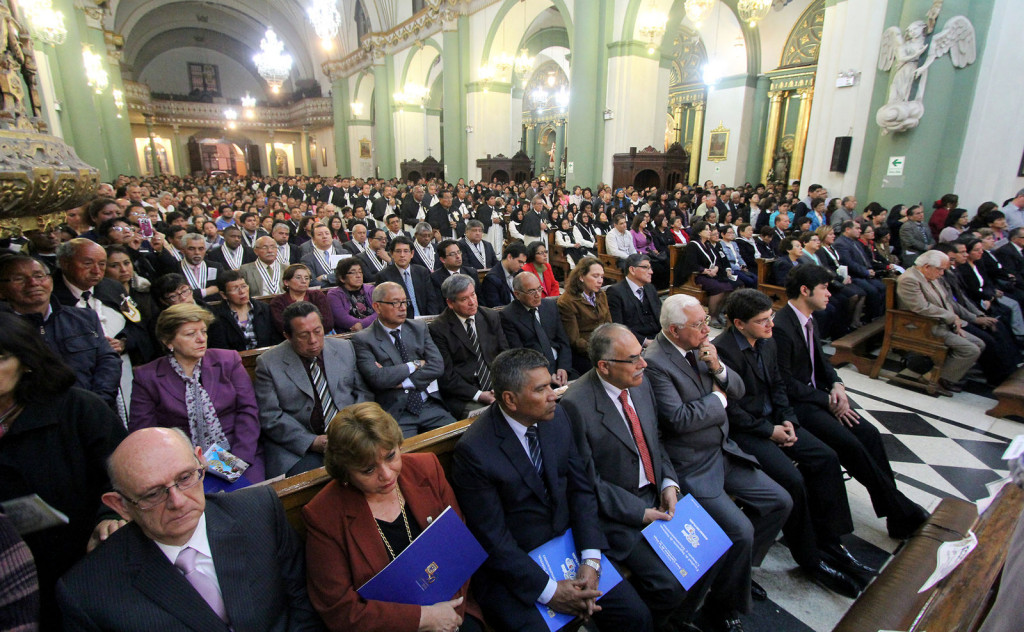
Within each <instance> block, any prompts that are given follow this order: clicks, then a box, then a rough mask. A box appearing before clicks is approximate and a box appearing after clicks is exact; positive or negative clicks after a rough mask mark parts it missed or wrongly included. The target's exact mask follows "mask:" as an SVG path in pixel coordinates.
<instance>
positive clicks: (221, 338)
mask: <svg viewBox="0 0 1024 632" xmlns="http://www.w3.org/2000/svg"><path fill="white" fill-rule="evenodd" d="M217 289H219V290H220V295H221V298H222V299H223V300H221V301H220V302H219V303H216V304H213V305H211V306H210V308H209V309H210V312H211V313H212V314H213V315H214V316H215V317H216V318H217V320H215V321H214V322H213V323H212V324H211V325H210V330H209V339H208V340H207V345H208V346H209V347H210V348H211V349H233V350H235V351H239V352H241V351H247V350H249V349H257V348H259V347H270V346H273V345H276V344H277V343H279V342H281V341H282V340H284V338H282V337H281V334H279V333H278V331H277V329H275V328H274V324H273V321H272V320H271V318H270V307H269V306H268V305H267V304H266V303H264V302H262V301H253V300H250V298H249V286H248V285H247V284H246V282H245V279H244V278H243V277H242V275H241V274H240V273H239V272H238V271H237V270H225V271H224V272H221V273H220V274H219V275H217Z"/></svg>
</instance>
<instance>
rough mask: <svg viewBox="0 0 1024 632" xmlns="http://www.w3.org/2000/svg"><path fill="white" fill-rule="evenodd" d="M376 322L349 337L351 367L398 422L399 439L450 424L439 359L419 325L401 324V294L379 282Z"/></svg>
mask: <svg viewBox="0 0 1024 632" xmlns="http://www.w3.org/2000/svg"><path fill="white" fill-rule="evenodd" d="M372 298H373V310H374V311H375V312H377V320H375V321H373V323H372V324H371V325H370V326H369V327H367V328H366V329H363V330H362V331H358V332H356V334H355V335H353V336H352V344H353V345H355V348H356V364H357V366H358V367H359V372H360V373H361V374H362V376H363V379H364V380H365V381H366V383H367V384H368V385H369V386H370V389H371V390H372V391H373V392H374V394H375V399H376V401H377V403H378V404H380V406H381V408H383V409H384V410H386V411H387V412H388V414H390V415H391V416H392V417H394V418H395V419H396V420H397V421H398V425H399V426H401V428H402V434H404V435H405V436H406V437H412V436H415V435H417V434H419V433H421V432H426V431H427V430H433V429H434V428H440V427H441V426H447V425H448V424H450V423H454V422H455V419H454V418H452V416H451V415H450V414H449V413H448V411H447V410H446V409H445V407H444V402H443V400H442V399H441V394H440V392H439V391H438V384H437V380H438V378H440V377H441V376H442V375H443V374H444V358H442V357H441V353H440V352H439V351H438V350H437V345H435V344H434V341H433V340H432V339H431V337H430V334H429V332H428V331H427V325H426V324H425V323H423V322H422V321H417V320H411V319H408V320H407V319H406V315H407V313H408V312H407V307H406V304H407V302H408V301H407V299H406V295H405V290H403V289H402V286H401V285H399V284H398V283H390V282H384V283H379V284H377V287H375V288H374V289H373V297H372Z"/></svg>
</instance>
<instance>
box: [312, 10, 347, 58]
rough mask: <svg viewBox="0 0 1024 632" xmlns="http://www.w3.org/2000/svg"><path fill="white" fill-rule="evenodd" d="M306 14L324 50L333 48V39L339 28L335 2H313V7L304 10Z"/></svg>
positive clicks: (339, 22)
mask: <svg viewBox="0 0 1024 632" xmlns="http://www.w3.org/2000/svg"><path fill="white" fill-rule="evenodd" d="M306 13H307V14H308V15H309V21H310V22H311V23H312V24H313V30H314V31H316V34H317V37H319V38H320V44H321V45H322V46H323V47H324V50H331V49H332V48H334V38H335V37H336V36H337V35H338V27H339V26H341V14H340V13H338V6H337V4H336V2H335V0H313V6H311V7H309V8H308V9H306Z"/></svg>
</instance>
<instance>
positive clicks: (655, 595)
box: [561, 323, 721, 629]
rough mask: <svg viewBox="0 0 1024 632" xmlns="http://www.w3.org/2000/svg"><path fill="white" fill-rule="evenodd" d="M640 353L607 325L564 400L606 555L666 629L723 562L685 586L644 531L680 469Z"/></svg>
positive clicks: (687, 614)
mask: <svg viewBox="0 0 1024 632" xmlns="http://www.w3.org/2000/svg"><path fill="white" fill-rule="evenodd" d="M642 350H643V349H642V348H641V346H640V343H639V342H637V340H636V338H635V337H634V336H633V334H632V332H631V331H630V330H629V329H627V328H626V327H624V326H623V325H620V324H617V323H614V324H613V323H609V324H605V325H601V326H600V327H598V328H597V329H596V330H594V332H593V333H592V334H591V336H590V360H591V363H592V364H593V365H594V368H593V369H591V370H590V371H588V372H587V373H585V374H584V375H583V376H582V377H581V378H580V379H579V380H576V381H575V382H574V383H573V384H572V385H571V386H570V387H569V390H567V391H566V392H565V395H564V396H563V397H562V401H561V404H562V406H563V407H564V408H565V412H566V414H567V415H568V416H569V420H570V421H571V422H572V429H573V437H574V438H575V440H576V449H577V450H579V453H580V456H581V457H582V458H583V461H584V462H585V463H587V465H588V467H589V471H588V473H589V474H590V478H591V480H594V481H596V482H597V506H598V514H599V516H600V520H601V529H602V531H604V533H605V536H606V537H607V538H608V544H609V547H608V552H607V554H608V558H609V559H610V560H612V561H613V562H615V563H616V564H619V565H620V566H622V567H625V568H627V569H629V571H630V573H631V577H630V582H631V583H632V584H633V587H634V588H636V590H637V592H638V593H639V594H640V595H642V596H643V598H644V602H645V603H646V604H647V606H648V607H649V608H650V609H651V614H652V615H653V617H654V621H655V625H656V626H657V628H658V629H664V628H666V627H668V626H672V625H681V624H685V625H688V624H689V623H690V621H691V620H692V619H693V618H694V615H695V614H696V611H697V608H698V607H699V606H700V602H701V599H702V598H703V596H704V593H705V592H706V587H707V586H708V585H709V584H710V581H711V579H712V578H713V576H714V574H715V573H716V572H717V569H719V568H721V567H715V570H712V571H710V573H709V574H708V575H706V576H705V577H704V578H702V579H701V583H700V588H697V587H693V588H691V589H690V590H689V591H686V590H684V589H683V587H682V585H681V584H680V583H679V581H678V580H677V579H676V578H675V577H673V576H672V572H671V571H669V570H668V568H667V567H666V566H665V565H664V564H663V563H659V562H660V560H659V559H658V555H657V553H655V551H654V549H653V548H651V545H650V544H648V542H647V540H646V539H644V537H643V535H642V534H641V529H643V527H645V526H646V525H648V524H651V523H652V522H654V521H655V520H670V519H671V518H672V515H673V514H674V513H675V506H676V501H677V500H678V499H679V484H678V483H677V482H676V479H677V477H676V472H675V470H674V469H673V467H672V463H671V461H670V459H669V456H668V453H667V452H666V451H665V449H664V446H663V445H662V444H661V441H660V439H659V438H658V421H657V419H658V415H657V405H656V404H655V402H654V391H653V390H652V389H651V385H650V383H649V382H646V381H645V380H644V373H643V368H644V359H643V358H642V357H641V355H640V353H641V351H642Z"/></svg>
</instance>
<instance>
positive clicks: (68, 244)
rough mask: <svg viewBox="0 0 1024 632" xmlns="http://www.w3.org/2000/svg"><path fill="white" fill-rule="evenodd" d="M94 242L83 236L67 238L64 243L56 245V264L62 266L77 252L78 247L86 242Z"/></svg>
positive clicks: (86, 243)
mask: <svg viewBox="0 0 1024 632" xmlns="http://www.w3.org/2000/svg"><path fill="white" fill-rule="evenodd" d="M94 243H96V242H94V241H91V240H89V239H86V238H84V237H76V238H75V239H69V240H68V241H65V242H64V243H62V244H60V245H58V246H57V264H58V265H59V266H60V267H61V269H63V268H64V264H65V263H66V262H68V261H71V260H72V259H73V258H74V257H75V255H76V254H77V253H78V249H79V248H81V247H82V246H86V245H88V244H94Z"/></svg>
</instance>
